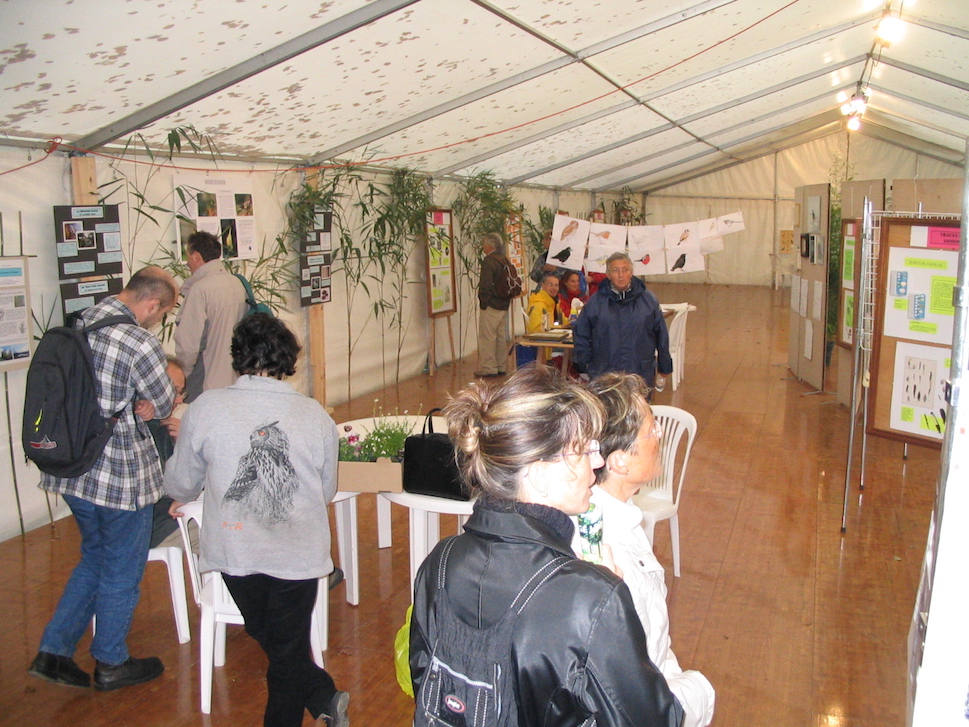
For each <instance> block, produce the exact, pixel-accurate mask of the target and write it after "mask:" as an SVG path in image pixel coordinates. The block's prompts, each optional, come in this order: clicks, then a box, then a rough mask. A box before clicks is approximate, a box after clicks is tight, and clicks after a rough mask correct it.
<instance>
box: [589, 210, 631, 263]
mask: <svg viewBox="0 0 969 727" xmlns="http://www.w3.org/2000/svg"><path fill="white" fill-rule="evenodd" d="M627 229H628V228H627V227H626V226H625V225H606V224H603V223H601V222H593V223H592V224H591V225H590V226H589V253H588V255H587V256H586V259H585V269H586V270H587V271H588V272H591V273H604V272H606V260H608V259H609V256H610V255H612V254H613V253H616V252H626V230H627Z"/></svg>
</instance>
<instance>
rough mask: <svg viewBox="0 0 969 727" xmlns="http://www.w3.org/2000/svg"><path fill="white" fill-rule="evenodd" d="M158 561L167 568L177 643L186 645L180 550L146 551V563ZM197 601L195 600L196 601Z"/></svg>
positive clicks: (95, 624) (95, 621) (189, 636)
mask: <svg viewBox="0 0 969 727" xmlns="http://www.w3.org/2000/svg"><path fill="white" fill-rule="evenodd" d="M151 561H159V562H161V563H164V564H165V565H166V566H167V567H168V588H169V590H170V591H171V594H172V611H173V612H174V614H175V632H176V633H177V634H178V643H180V644H187V643H188V642H189V641H191V640H192V631H191V628H190V627H189V624H188V597H187V596H186V595H185V570H184V569H183V568H182V549H181V548H179V547H177V546H174V545H171V546H167V545H166V546H160V547H157V548H150V549H149V550H148V562H149V563H150V562H151ZM196 600H197V599H196ZM97 630H98V617H97V614H95V615H94V617H93V618H92V619H91V634H92V635H93V634H95V633H97Z"/></svg>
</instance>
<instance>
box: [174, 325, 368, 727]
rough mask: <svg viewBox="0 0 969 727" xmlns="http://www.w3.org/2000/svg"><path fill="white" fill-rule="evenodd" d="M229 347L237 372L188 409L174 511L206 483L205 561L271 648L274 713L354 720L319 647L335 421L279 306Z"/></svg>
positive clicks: (270, 722) (269, 711)
mask: <svg viewBox="0 0 969 727" xmlns="http://www.w3.org/2000/svg"><path fill="white" fill-rule="evenodd" d="M230 351H231V354H232V368H233V370H234V371H235V372H236V373H237V374H238V375H239V378H238V379H237V380H236V382H235V383H234V384H232V385H231V386H229V387H226V388H224V389H209V390H208V391H205V392H203V393H202V394H201V395H200V396H199V398H198V399H196V400H195V401H194V402H192V405H191V406H190V407H189V409H188V413H187V414H186V415H185V418H184V419H182V424H181V430H180V432H179V435H178V441H177V442H176V444H175V453H174V454H173V455H172V458H171V459H170V460H169V462H168V468H167V469H166V471H165V491H166V492H167V493H168V494H169V495H170V496H171V497H172V498H173V499H174V500H175V502H173V503H172V508H171V513H172V515H174V516H176V517H179V516H180V515H181V512H180V511H179V508H180V507H181V505H182V503H184V502H189V501H191V500H194V499H195V498H196V497H198V495H199V493H200V492H202V493H203V496H204V500H203V501H204V512H205V520H204V522H203V524H202V533H201V557H200V562H199V570H200V571H202V572H215V573H216V574H217V577H221V578H222V580H223V581H224V582H225V585H226V587H227V588H228V589H229V593H231V594H232V598H233V599H234V600H235V602H236V605H238V607H239V611H241V612H242V616H243V618H244V619H245V627H246V633H248V634H249V635H250V636H252V637H253V638H254V639H255V640H256V641H258V642H259V646H261V647H262V649H263V651H265V652H266V655H267V656H268V657H269V667H268V669H267V672H266V683H267V686H268V691H269V698H268V702H267V704H266V710H265V713H264V717H263V719H264V725H266V727H299V726H300V725H302V724H303V711H304V709H305V710H307V711H309V713H310V714H311V715H312V716H313V718H314V719H317V720H319V722H318V724H321V725H322V724H323V723H324V722H325V723H326V725H328V727H346V726H347V725H348V724H349V717H348V716H347V707H348V702H349V700H350V695H349V694H347V693H346V692H341V691H338V690H337V688H336V686H335V685H334V683H333V679H332V677H331V676H330V675H329V674H328V673H327V672H326V671H325V670H324V669H322V668H320V667H319V666H317V665H316V664H315V663H314V662H313V659H312V658H311V656H310V625H311V622H312V615H313V606H314V603H315V602H316V593H317V589H318V587H319V579H320V578H322V577H323V576H326V575H327V574H329V573H330V572H331V571H332V570H333V561H332V560H331V558H330V528H329V526H328V525H327V505H328V504H329V502H330V500H332V499H333V496H334V495H335V494H336V467H337V465H336V462H337V446H338V444H337V443H338V435H337V430H336V424H334V423H333V420H332V419H331V418H330V415H329V414H327V413H326V411H325V410H324V409H323V407H322V406H321V405H320V404H319V402H317V401H315V400H314V399H311V398H309V397H307V396H303V395H302V394H300V393H299V392H298V391H296V390H295V389H294V388H293V387H292V386H290V385H289V384H288V383H286V382H285V381H283V379H284V378H286V377H288V376H292V375H293V374H294V373H295V372H296V358H297V356H298V355H299V351H300V345H299V343H297V341H296V336H294V335H293V332H292V331H291V330H290V329H289V328H288V327H287V326H286V324H285V323H283V322H282V321H280V320H279V319H278V318H274V317H272V316H271V315H268V314H266V313H254V314H253V315H250V316H248V317H246V318H243V319H242V320H241V321H239V323H237V324H236V326H235V329H234V331H233V334H232V344H231V347H230Z"/></svg>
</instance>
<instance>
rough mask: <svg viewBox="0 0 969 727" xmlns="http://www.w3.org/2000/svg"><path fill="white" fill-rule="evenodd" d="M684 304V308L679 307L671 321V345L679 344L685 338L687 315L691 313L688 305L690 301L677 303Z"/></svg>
mask: <svg viewBox="0 0 969 727" xmlns="http://www.w3.org/2000/svg"><path fill="white" fill-rule="evenodd" d="M677 305H682V306H683V307H682V308H678V309H677V311H676V313H675V314H674V315H673V320H672V321H670V327H669V329H670V345H671V346H679V345H681V344H682V342H683V338H684V337H685V336H686V316H687V314H688V313H689V311H688V310H687V308H686V306H688V305H689V303H682V304H677Z"/></svg>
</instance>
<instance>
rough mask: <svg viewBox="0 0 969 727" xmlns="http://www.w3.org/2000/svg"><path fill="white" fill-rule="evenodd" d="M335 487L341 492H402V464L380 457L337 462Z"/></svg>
mask: <svg viewBox="0 0 969 727" xmlns="http://www.w3.org/2000/svg"><path fill="white" fill-rule="evenodd" d="M336 473H337V489H338V490H340V491H342V492H403V491H404V465H403V464H401V463H400V462H391V461H390V460H389V459H387V458H386V457H380V458H379V459H378V460H377V461H376V462H338V463H337V470H336Z"/></svg>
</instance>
